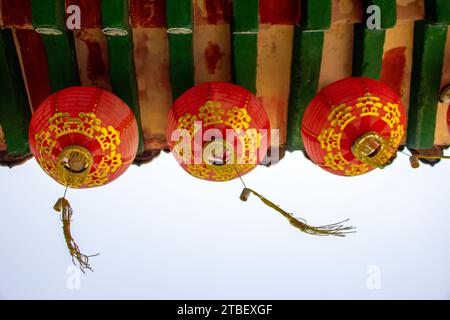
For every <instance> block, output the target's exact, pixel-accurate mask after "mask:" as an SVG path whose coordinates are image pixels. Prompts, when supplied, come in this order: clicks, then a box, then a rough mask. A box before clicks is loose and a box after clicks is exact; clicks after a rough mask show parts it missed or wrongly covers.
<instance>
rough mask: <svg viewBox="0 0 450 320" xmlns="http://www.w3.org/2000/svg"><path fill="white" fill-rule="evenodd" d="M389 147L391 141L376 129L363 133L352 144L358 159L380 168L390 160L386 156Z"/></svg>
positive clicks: (353, 151)
mask: <svg viewBox="0 0 450 320" xmlns="http://www.w3.org/2000/svg"><path fill="white" fill-rule="evenodd" d="M389 149H390V146H389V141H388V140H387V139H386V138H385V137H383V136H382V135H381V134H379V133H378V132H375V131H370V132H367V133H365V134H363V135H362V136H361V137H359V138H358V139H356V141H355V142H354V143H353V145H352V153H353V155H354V156H355V157H356V158H357V159H358V160H360V161H361V162H364V163H366V164H368V165H371V166H373V167H377V168H380V169H383V168H384V167H385V165H386V164H387V162H388V161H389V159H388V158H386V154H388V153H389V152H390V151H391V150H389Z"/></svg>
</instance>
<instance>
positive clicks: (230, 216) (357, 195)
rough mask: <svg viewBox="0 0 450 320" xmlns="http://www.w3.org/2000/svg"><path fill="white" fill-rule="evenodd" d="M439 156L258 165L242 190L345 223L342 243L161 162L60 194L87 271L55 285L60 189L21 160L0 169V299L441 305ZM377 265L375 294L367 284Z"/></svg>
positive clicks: (443, 215)
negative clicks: (335, 169) (433, 159)
mask: <svg viewBox="0 0 450 320" xmlns="http://www.w3.org/2000/svg"><path fill="white" fill-rule="evenodd" d="M449 176H450V161H448V162H445V161H444V162H441V164H439V165H437V166H436V167H435V168H431V167H429V166H425V165H422V166H421V167H420V168H419V169H417V170H412V169H410V166H409V161H408V159H407V157H405V156H401V155H399V157H398V159H397V160H396V161H395V162H394V164H393V165H391V166H389V167H387V168H386V169H384V170H376V171H374V172H372V173H369V174H366V175H365V176H360V177H354V178H346V177H339V176H334V175H332V174H330V173H327V172H325V171H323V170H322V169H320V168H318V167H315V166H314V165H313V164H312V163H311V162H309V161H308V160H306V159H305V158H304V157H303V155H302V154H301V153H299V152H296V153H292V154H287V156H286V158H285V159H284V160H282V161H281V163H279V164H278V165H276V166H274V167H271V168H265V167H258V168H257V169H255V170H254V171H253V172H251V173H250V174H248V175H246V176H245V180H246V182H247V185H249V186H251V187H253V188H254V189H255V190H257V191H258V192H260V193H262V194H263V195H266V196H267V197H268V198H269V199H271V200H273V201H274V202H276V203H278V204H280V206H281V207H282V208H283V209H285V210H287V211H291V212H295V213H296V216H299V217H303V218H306V219H307V220H308V222H309V223H310V224H313V225H321V224H327V223H332V222H337V221H340V220H343V219H346V218H351V221H350V222H351V224H352V225H354V226H356V227H357V228H358V233H356V234H352V235H349V236H348V237H346V238H343V239H341V238H334V237H314V236H310V235H306V234H304V233H301V232H299V231H298V230H297V229H295V228H293V227H291V226H290V224H289V223H288V222H287V221H286V220H285V219H284V218H283V217H281V216H280V215H279V213H277V212H275V211H273V210H272V209H270V208H267V207H266V206H265V205H263V204H262V203H261V202H260V201H259V200H258V199H257V198H255V197H250V199H249V201H248V202H247V203H243V202H241V201H240V200H239V194H240V192H241V189H242V187H241V184H240V182H239V180H233V181H231V182H227V183H214V182H206V181H202V180H199V179H196V178H193V177H191V176H189V175H188V174H187V173H185V172H184V171H183V170H182V169H181V168H180V167H179V166H178V164H177V163H176V161H175V160H174V158H173V157H172V155H171V154H163V155H161V156H160V157H159V158H157V159H156V160H155V161H154V162H152V163H150V164H147V165H144V166H142V167H140V168H138V167H136V166H132V167H131V168H130V169H129V170H128V171H127V172H126V173H125V174H124V175H123V176H122V177H121V178H119V179H118V180H117V181H115V182H113V183H112V184H110V185H108V186H105V187H101V188H96V189H89V190H69V194H68V199H69V200H70V202H71V204H72V207H73V208H74V216H73V219H74V221H73V225H72V234H73V236H74V238H75V240H76V241H77V242H78V244H79V246H80V248H81V251H82V252H83V253H86V254H92V253H97V252H99V253H100V256H98V257H95V258H92V259H91V265H92V266H93V268H94V271H95V272H94V273H91V272H89V271H88V272H87V273H86V275H84V276H82V278H81V288H80V289H79V290H69V289H68V288H67V279H68V277H69V275H68V274H66V271H67V268H68V267H69V266H71V259H70V256H69V253H68V251H67V248H66V245H65V242H64V238H63V233H62V229H61V221H60V219H59V216H58V214H57V213H56V212H54V211H53V209H52V206H53V204H54V202H55V201H56V199H57V198H58V197H60V196H61V195H62V192H63V187H61V186H60V185H58V184H57V183H56V182H54V181H53V180H51V178H49V177H48V176H47V175H46V174H45V173H44V172H43V171H41V169H40V168H39V166H38V165H37V164H36V162H35V160H30V161H28V162H27V163H26V164H25V165H22V166H20V167H17V168H14V169H11V170H10V169H7V168H0V181H1V182H0V195H1V196H0V197H1V207H0V259H1V260H0V262H1V263H0V298H3V299H17V298H19V299H22V298H33V299H34V298H37V299H47V298H57V299H73V298H74V299H92V298H94V299H116V298H120V299H128V298H133V299H316V298H321V299H347V298H354V299H382V298H387V299H391V298H394V299H400V298H401V299H410V298H414V299H415V298H424V299H429V298H437V299H450V272H449V270H450V250H449V249H450V209H449V208H450V202H449V201H448V199H449V196H450V194H449V188H448V185H449V179H448V177H449ZM370 266H377V267H378V268H379V270H380V272H381V273H380V281H381V282H380V285H381V288H380V289H379V290H370V289H369V288H368V286H367V281H368V278H369V276H370V275H369V273H368V268H370Z"/></svg>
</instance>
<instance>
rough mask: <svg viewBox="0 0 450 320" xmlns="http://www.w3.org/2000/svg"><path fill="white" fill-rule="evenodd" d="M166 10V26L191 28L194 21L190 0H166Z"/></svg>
mask: <svg viewBox="0 0 450 320" xmlns="http://www.w3.org/2000/svg"><path fill="white" fill-rule="evenodd" d="M166 11H167V12H166V13H167V27H168V28H186V29H189V30H192V26H193V25H194V22H193V17H192V1H191V0H167V6H166Z"/></svg>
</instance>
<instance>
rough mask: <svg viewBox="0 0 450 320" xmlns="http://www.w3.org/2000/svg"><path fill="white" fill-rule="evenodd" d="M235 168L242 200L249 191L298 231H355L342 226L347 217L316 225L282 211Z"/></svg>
mask: <svg viewBox="0 0 450 320" xmlns="http://www.w3.org/2000/svg"><path fill="white" fill-rule="evenodd" d="M235 169H236V173H237V175H238V176H239V178H240V180H241V182H242V184H243V185H244V190H243V191H242V193H241V200H242V201H247V199H248V196H249V195H250V193H253V194H254V195H255V196H256V197H258V198H259V199H260V200H261V201H262V202H263V203H264V204H265V205H266V206H268V207H270V208H272V209H274V210H275V211H277V212H279V213H280V214H281V215H282V216H283V217H285V218H286V219H287V220H288V221H289V222H290V224H291V225H292V226H294V227H295V228H297V229H299V230H300V231H302V232H305V233H307V234H311V235H315V236H336V237H345V236H346V235H347V234H349V233H355V232H356V231H355V230H356V228H355V227H352V226H349V227H346V226H344V223H345V222H347V221H349V219H347V220H343V221H340V222H337V223H333V224H328V225H323V226H318V227H315V226H311V225H308V224H307V222H306V220H304V219H301V218H296V217H294V215H293V214H292V213H289V212H286V211H284V210H283V209H281V208H280V207H279V206H277V205H276V204H274V203H273V202H272V201H270V200H269V199H267V198H266V197H264V196H262V195H260V194H259V193H257V192H256V191H254V190H253V189H250V188H247V186H246V185H245V182H244V180H243V179H242V177H241V175H240V174H239V171H238V169H237V168H236V167H235Z"/></svg>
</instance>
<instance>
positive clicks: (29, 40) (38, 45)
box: [15, 29, 51, 110]
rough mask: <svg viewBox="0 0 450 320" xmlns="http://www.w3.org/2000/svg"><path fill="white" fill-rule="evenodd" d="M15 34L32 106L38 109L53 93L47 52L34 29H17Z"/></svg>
mask: <svg viewBox="0 0 450 320" xmlns="http://www.w3.org/2000/svg"><path fill="white" fill-rule="evenodd" d="M15 35H16V41H17V45H18V49H17V50H18V51H19V55H20V58H21V64H22V68H23V71H24V73H25V75H24V78H25V82H26V87H27V91H28V94H29V97H30V102H31V107H32V109H33V110H36V108H37V107H39V105H40V104H41V102H42V101H44V100H45V99H46V98H47V97H48V96H49V95H50V93H51V89H50V76H49V73H48V63H47V52H46V49H45V46H44V43H43V41H42V39H41V35H40V34H39V33H37V32H35V31H34V30H20V29H17V30H15Z"/></svg>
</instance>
